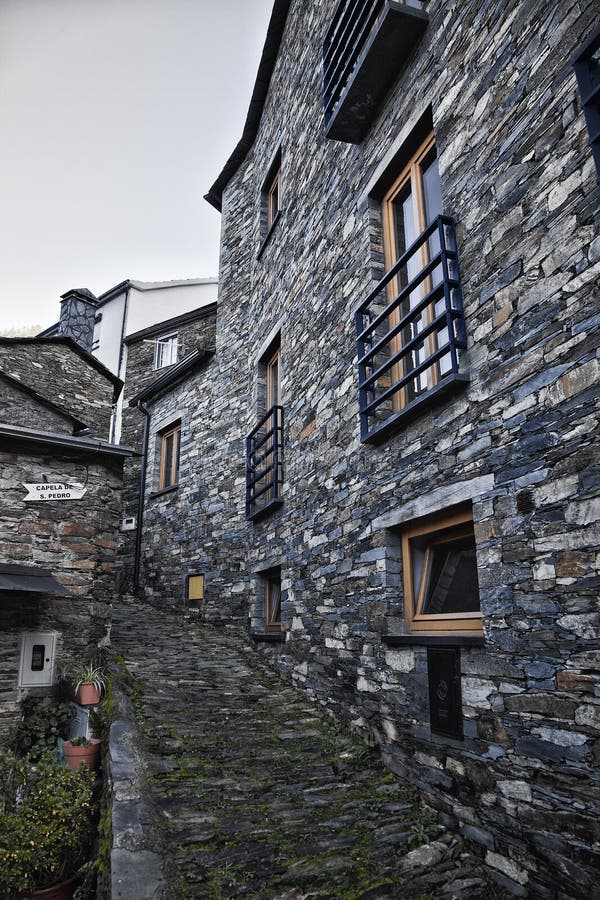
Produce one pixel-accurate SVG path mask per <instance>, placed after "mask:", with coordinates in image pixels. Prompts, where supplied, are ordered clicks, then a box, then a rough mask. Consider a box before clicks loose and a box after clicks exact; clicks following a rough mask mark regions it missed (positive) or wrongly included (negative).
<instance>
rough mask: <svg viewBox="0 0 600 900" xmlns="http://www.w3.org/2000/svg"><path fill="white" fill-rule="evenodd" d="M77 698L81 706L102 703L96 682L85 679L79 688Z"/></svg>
mask: <svg viewBox="0 0 600 900" xmlns="http://www.w3.org/2000/svg"><path fill="white" fill-rule="evenodd" d="M76 699H77V702H78V703H79V704H81V706H97V705H98V704H99V703H100V691H99V690H98V688H97V687H96V685H95V684H92V683H91V682H90V681H84V682H83V683H82V684H80V685H79V687H78V688H77V694H76Z"/></svg>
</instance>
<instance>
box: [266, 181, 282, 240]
mask: <svg viewBox="0 0 600 900" xmlns="http://www.w3.org/2000/svg"><path fill="white" fill-rule="evenodd" d="M265 195H266V201H267V233H268V232H269V231H270V230H271V228H272V227H273V225H274V224H275V222H276V221H277V217H278V216H279V213H280V212H281V166H278V168H277V171H276V172H275V175H274V176H273V177H272V178H271V179H270V180H269V181H268V183H267V188H266V191H265Z"/></svg>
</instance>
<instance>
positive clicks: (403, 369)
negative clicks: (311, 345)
mask: <svg viewBox="0 0 600 900" xmlns="http://www.w3.org/2000/svg"><path fill="white" fill-rule="evenodd" d="M356 331H357V342H358V377H359V404H360V430H361V439H362V440H363V441H371V442H376V441H378V440H382V439H384V438H385V437H386V436H387V435H389V434H391V433H392V432H393V431H396V430H398V428H399V427H401V425H402V424H403V423H404V422H405V421H406V420H407V419H408V418H410V417H411V416H414V415H416V414H418V413H419V412H420V411H422V410H423V409H424V407H425V406H426V405H427V404H429V403H432V402H433V401H435V400H438V399H439V398H440V397H441V396H443V395H445V394H447V393H448V392H449V391H451V390H453V389H456V387H457V386H458V385H459V384H461V383H463V382H465V381H468V376H467V375H465V374H462V373H460V372H459V352H460V351H461V350H464V349H466V335H465V327H464V319H463V309H462V295H461V288H460V278H459V272H458V257H457V253H456V238H455V232H454V223H453V221H452V219H450V218H448V217H447V216H438V217H437V218H435V219H434V220H433V221H432V222H431V224H429V225H428V226H427V228H425V230H424V231H423V232H422V233H421V234H420V235H419V236H418V237H417V238H416V240H415V241H414V242H413V243H412V244H411V246H410V247H408V249H407V250H406V252H405V253H403V254H402V256H401V257H400V258H399V259H398V260H397V261H396V262H395V263H394V265H393V266H392V267H391V268H390V269H389V271H388V272H386V274H385V275H384V277H383V278H382V279H381V281H379V283H378V284H377V285H376V287H375V288H374V289H373V290H372V291H371V293H370V294H369V295H368V297H367V298H366V299H365V300H364V301H363V302H362V303H361V304H360V306H359V308H358V310H357V312H356Z"/></svg>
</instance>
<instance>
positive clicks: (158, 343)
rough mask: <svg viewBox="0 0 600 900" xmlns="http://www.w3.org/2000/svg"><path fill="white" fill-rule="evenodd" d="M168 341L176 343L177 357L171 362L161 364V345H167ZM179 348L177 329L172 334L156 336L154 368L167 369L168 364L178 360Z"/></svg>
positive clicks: (170, 364) (171, 364)
mask: <svg viewBox="0 0 600 900" xmlns="http://www.w3.org/2000/svg"><path fill="white" fill-rule="evenodd" d="M167 342H170V343H171V344H174V345H175V359H174V360H172V361H171V362H167V363H162V364H161V365H159V364H158V363H159V355H160V350H159V348H160V346H161V345H162V346H167ZM178 349H179V334H178V332H177V331H173V332H171V333H170V334H163V335H161V337H159V338H156V340H155V342H154V369H155V370H158V369H166V368H167V366H173V365H174V364H175V363H176V362H177V351H178Z"/></svg>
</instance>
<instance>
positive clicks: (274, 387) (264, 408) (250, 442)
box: [246, 337, 283, 518]
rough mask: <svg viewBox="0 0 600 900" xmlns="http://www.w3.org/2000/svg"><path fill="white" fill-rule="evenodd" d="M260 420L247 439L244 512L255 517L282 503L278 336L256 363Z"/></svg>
mask: <svg viewBox="0 0 600 900" xmlns="http://www.w3.org/2000/svg"><path fill="white" fill-rule="evenodd" d="M258 410H259V420H258V423H257V425H256V426H255V427H254V428H253V429H252V431H251V432H250V434H249V435H248V436H247V438H246V515H247V517H248V518H254V517H255V516H256V515H259V514H261V513H262V512H263V511H266V510H267V509H274V508H275V507H276V506H277V505H280V504H281V502H282V501H281V489H282V486H283V406H282V405H281V350H280V343H279V337H277V339H276V340H275V341H274V342H273V343H272V344H271V346H270V348H269V350H268V351H267V353H266V354H265V355H264V356H263V358H262V359H261V361H260V362H259V365H258Z"/></svg>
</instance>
